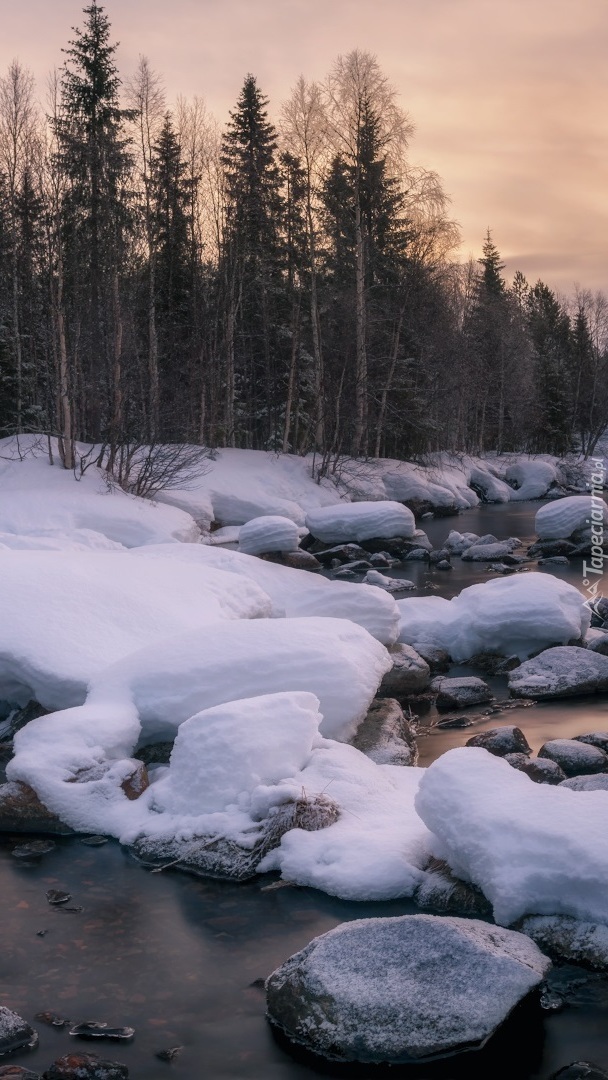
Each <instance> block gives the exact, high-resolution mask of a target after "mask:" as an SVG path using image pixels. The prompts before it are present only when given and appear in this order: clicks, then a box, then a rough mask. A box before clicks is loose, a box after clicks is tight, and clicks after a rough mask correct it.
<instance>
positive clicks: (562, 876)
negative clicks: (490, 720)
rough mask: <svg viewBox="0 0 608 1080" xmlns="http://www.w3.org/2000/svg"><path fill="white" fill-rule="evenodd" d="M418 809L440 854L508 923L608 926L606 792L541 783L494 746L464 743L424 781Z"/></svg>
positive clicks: (499, 919)
mask: <svg viewBox="0 0 608 1080" xmlns="http://www.w3.org/2000/svg"><path fill="white" fill-rule="evenodd" d="M416 810H417V811H418V813H419V814H420V817H421V818H422V820H423V821H424V822H425V824H426V825H427V826H428V828H429V829H430V830H431V831H432V832H433V833H434V834H435V836H436V837H437V839H436V841H435V842H434V843H433V844H432V849H433V853H434V854H435V856H436V857H437V858H440V859H445V860H446V861H447V862H448V863H449V865H450V867H451V868H452V870H453V871H454V873H455V874H456V875H457V876H458V877H461V878H463V879H464V880H465V881H472V882H474V884H476V885H478V886H479V888H480V889H481V890H482V891H483V892H484V894H485V895H486V896H487V898H488V900H490V902H491V904H492V905H493V908H494V918H495V919H496V921H497V922H498V923H500V924H502V925H508V924H509V923H514V922H515V921H516V920H517V919H519V918H521V917H522V916H523V915H527V914H538V915H572V916H574V917H575V918H577V919H583V920H590V921H592V922H600V923H608V828H607V824H608V816H607V814H608V802H607V800H606V795H605V793H604V792H603V791H585V792H582V791H581V792H579V791H569V790H567V789H564V788H563V787H562V786H558V787H554V786H551V785H548V784H535V783H533V782H531V781H530V779H529V778H528V777H527V776H526V775H525V774H524V773H521V772H518V771H517V769H513V768H511V766H510V765H509V764H508V762H506V761H503V760H502V759H501V758H498V757H496V756H494V755H492V754H490V753H488V751H487V750H482V749H478V748H476V747H460V748H458V749H456V750H449V751H448V752H447V753H446V754H444V755H443V756H442V757H440V758H439V759H438V760H437V761H435V762H434V763H433V764H432V765H431V766H430V767H429V768H428V769H427V770H426V772H425V774H424V776H423V777H422V780H421V783H420V788H419V791H418V795H417V797H416Z"/></svg>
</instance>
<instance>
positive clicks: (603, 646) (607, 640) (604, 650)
mask: <svg viewBox="0 0 608 1080" xmlns="http://www.w3.org/2000/svg"><path fill="white" fill-rule="evenodd" d="M586 644H587V648H588V649H590V650H591V652H595V653H599V654H600V656H608V634H602V635H601V637H594V638H592V639H591V640H589V638H587V640H586Z"/></svg>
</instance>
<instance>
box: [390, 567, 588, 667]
mask: <svg viewBox="0 0 608 1080" xmlns="http://www.w3.org/2000/svg"><path fill="white" fill-rule="evenodd" d="M396 603H397V607H398V608H399V611H400V613H401V626H400V632H399V640H400V641H404V642H406V643H407V644H410V645H411V644H413V643H414V642H415V641H428V642H430V643H431V644H433V645H438V646H440V647H441V648H444V649H446V651H447V652H448V653H449V654H450V656H451V657H452V659H453V660H468V659H469V658H470V657H471V656H474V655H475V654H476V653H480V652H495V653H499V654H501V655H504V656H511V655H512V654H514V653H516V654H517V655H518V656H519V657H520V659H524V658H525V657H527V656H529V655H530V653H532V652H537V651H538V650H539V649H542V648H546V647H548V646H549V645H554V644H555V643H556V642H559V643H560V644H561V643H563V644H564V645H565V644H566V642H568V641H570V640H572V639H578V638H581V637H584V636H585V633H586V632H587V629H588V627H589V623H590V619H591V613H590V612H589V609H588V608H587V607H585V606H584V604H583V599H582V597H581V594H580V593H579V591H578V589H576V588H575V587H574V586H573V585H569V584H568V583H567V582H564V581H560V580H559V579H558V578H553V577H551V576H549V575H548V574H541V573H527V574H525V575H523V574H522V575H513V576H510V577H506V578H504V577H503V578H498V579H495V580H493V581H488V582H483V583H481V584H477V585H471V586H469V588H467V589H463V591H462V592H461V593H460V594H459V595H458V596H455V597H454V598H453V599H452V600H444V599H443V598H442V597H439V596H429V597H412V598H411V599H410V598H406V599H404V600H398V601H396Z"/></svg>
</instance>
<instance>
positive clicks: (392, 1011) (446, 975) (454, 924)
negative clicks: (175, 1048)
mask: <svg viewBox="0 0 608 1080" xmlns="http://www.w3.org/2000/svg"><path fill="white" fill-rule="evenodd" d="M550 966H551V963H550V961H549V960H548V959H547V958H546V957H545V956H543V954H542V953H541V952H540V950H539V949H538V948H537V946H536V945H534V943H533V942H532V941H531V940H530V939H529V938H527V937H525V936H524V935H523V934H519V933H516V932H514V931H512V930H504V929H501V928H498V927H496V926H490V925H488V924H487V923H484V922H478V921H476V920H473V919H459V918H456V917H453V916H448V917H444V918H441V917H438V916H435V915H404V916H401V917H397V918H386V919H365V920H359V921H356V922H350V923H345V924H343V925H342V926H339V927H337V928H336V929H335V930H330V931H329V932H328V933H326V934H323V935H322V936H321V937H317V938H314V939H313V941H311V942H310V943H309V944H308V945H307V946H306V947H305V948H304V949H302V951H301V952H299V953H296V954H295V955H294V956H291V957H290V958H289V960H287V961H286V962H285V963H284V964H283V965H282V966H281V967H279V968H277V970H276V971H274V972H273V973H272V974H271V975H270V976H269V978H268V979H267V980H266V1000H267V1012H268V1017H269V1019H270V1021H271V1022H272V1023H273V1024H275V1025H276V1026H277V1027H279V1028H280V1029H282V1030H283V1031H284V1033H285V1034H286V1035H287V1037H288V1038H289V1039H291V1040H292V1041H293V1042H295V1043H298V1044H302V1045H304V1046H305V1047H306V1048H307V1049H308V1050H310V1051H312V1052H313V1053H315V1054H318V1055H320V1056H322V1057H325V1058H328V1059H332V1060H340V1061H361V1062H367V1063H370V1064H371V1063H379V1062H392V1063H407V1062H419V1061H425V1060H428V1059H432V1058H434V1057H440V1056H444V1055H446V1054H452V1053H457V1052H459V1051H462V1050H468V1049H472V1048H473V1047H480V1046H483V1045H484V1043H485V1042H486V1041H487V1040H488V1039H489V1038H490V1036H491V1035H492V1033H493V1032H494V1031H495V1030H496V1029H497V1028H498V1027H499V1026H500V1025H501V1024H502V1023H503V1021H504V1020H505V1019H506V1018H507V1017H508V1016H509V1014H510V1013H511V1011H512V1010H513V1009H514V1007H515V1006H516V1005H517V1003H518V1002H519V1001H521V1000H522V999H523V998H524V997H526V995H527V994H529V993H530V992H531V991H532V990H533V989H534V988H535V987H536V986H538V985H539V983H540V982H541V980H542V978H543V976H544V975H545V974H546V972H547V971H548V969H549V967H550Z"/></svg>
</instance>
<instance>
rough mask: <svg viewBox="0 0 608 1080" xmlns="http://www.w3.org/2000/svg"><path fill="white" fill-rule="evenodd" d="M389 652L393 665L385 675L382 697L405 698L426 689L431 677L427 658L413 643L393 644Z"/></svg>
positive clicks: (380, 693) (380, 689) (380, 692)
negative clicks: (413, 646)
mask: <svg viewBox="0 0 608 1080" xmlns="http://www.w3.org/2000/svg"><path fill="white" fill-rule="evenodd" d="M388 652H389V656H390V658H391V660H392V662H393V666H392V668H391V669H390V671H387V673H386V675H384V677H383V679H382V682H381V683H380V686H379V687H378V694H379V695H380V696H381V697H382V696H386V697H396V698H403V697H409V696H410V695H411V694H419V693H421V692H422V691H423V690H426V688H427V686H428V685H429V681H430V677H431V672H430V668H429V665H428V664H427V662H426V660H423V659H422V657H421V656H419V655H418V653H417V652H416V650H415V649H413V648H412V646H411V645H404V644H402V643H401V642H398V643H397V644H396V645H391V646H390V647H389V650H388Z"/></svg>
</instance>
